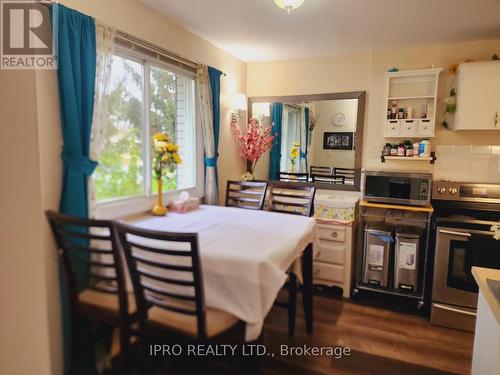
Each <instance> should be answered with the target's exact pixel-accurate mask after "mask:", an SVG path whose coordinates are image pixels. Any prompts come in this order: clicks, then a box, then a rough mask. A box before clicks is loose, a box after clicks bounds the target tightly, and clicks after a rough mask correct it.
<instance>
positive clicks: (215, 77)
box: [205, 66, 222, 190]
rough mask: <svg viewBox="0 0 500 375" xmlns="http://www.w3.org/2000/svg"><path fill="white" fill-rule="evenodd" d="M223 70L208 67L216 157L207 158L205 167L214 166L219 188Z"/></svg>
mask: <svg viewBox="0 0 500 375" xmlns="http://www.w3.org/2000/svg"><path fill="white" fill-rule="evenodd" d="M221 75H222V72H221V71H220V70H217V69H215V68H212V67H211V66H209V67H208V78H209V80H210V91H211V92H212V116H213V123H214V144H215V157H213V158H205V167H214V169H215V183H216V184H217V190H219V187H218V185H219V175H218V171H217V159H218V158H219V132H220V77H221Z"/></svg>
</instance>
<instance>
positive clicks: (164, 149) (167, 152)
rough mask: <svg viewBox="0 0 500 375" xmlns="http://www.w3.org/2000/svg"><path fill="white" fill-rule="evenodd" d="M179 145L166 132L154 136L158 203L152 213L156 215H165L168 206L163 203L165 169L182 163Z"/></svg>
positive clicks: (154, 162)
mask: <svg viewBox="0 0 500 375" xmlns="http://www.w3.org/2000/svg"><path fill="white" fill-rule="evenodd" d="M179 148H180V147H179V145H178V144H175V143H174V142H173V140H172V138H170V136H169V135H168V134H166V133H156V134H155V135H154V136H153V177H154V178H155V180H156V182H157V184H158V197H157V203H156V204H155V206H154V207H153V210H152V213H153V215H156V216H164V215H165V214H166V213H167V208H166V207H165V205H164V204H163V191H162V188H163V181H162V176H163V171H164V170H168V171H173V170H174V169H175V167H176V166H177V165H178V164H181V163H182V159H181V157H180V155H179Z"/></svg>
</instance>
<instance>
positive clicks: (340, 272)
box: [313, 263, 344, 283]
mask: <svg viewBox="0 0 500 375" xmlns="http://www.w3.org/2000/svg"><path fill="white" fill-rule="evenodd" d="M313 269H314V273H313V275H314V278H317V279H323V280H329V281H334V282H339V283H341V282H344V267H343V266H337V265H334V264H323V263H315V264H314V267H313Z"/></svg>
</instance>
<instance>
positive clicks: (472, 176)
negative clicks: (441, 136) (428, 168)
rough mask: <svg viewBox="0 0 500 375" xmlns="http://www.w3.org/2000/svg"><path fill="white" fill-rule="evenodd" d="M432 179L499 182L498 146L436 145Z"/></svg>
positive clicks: (499, 158)
mask: <svg viewBox="0 0 500 375" xmlns="http://www.w3.org/2000/svg"><path fill="white" fill-rule="evenodd" d="M436 158H437V160H436V165H435V169H434V179H436V180H453V181H464V182H484V183H500V146H472V145H438V146H436Z"/></svg>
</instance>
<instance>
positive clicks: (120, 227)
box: [114, 223, 206, 338]
mask: <svg viewBox="0 0 500 375" xmlns="http://www.w3.org/2000/svg"><path fill="white" fill-rule="evenodd" d="M114 227H115V230H116V232H117V235H118V240H119V243H120V246H121V248H122V249H123V251H124V253H125V258H126V259H127V264H128V268H129V272H130V277H131V279H132V284H133V286H134V295H135V299H136V303H137V313H138V321H139V330H142V331H143V330H144V329H145V328H146V325H147V322H148V310H149V309H150V308H151V307H158V308H160V309H164V310H168V311H173V312H175V313H179V314H184V315H188V316H193V317H195V318H196V322H197V326H198V337H199V338H206V316H205V301H204V293H203V281H202V274H201V265H200V260H199V247H198V234H196V233H168V232H159V231H152V230H146V229H141V228H138V227H135V226H131V225H127V224H123V223H114Z"/></svg>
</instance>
